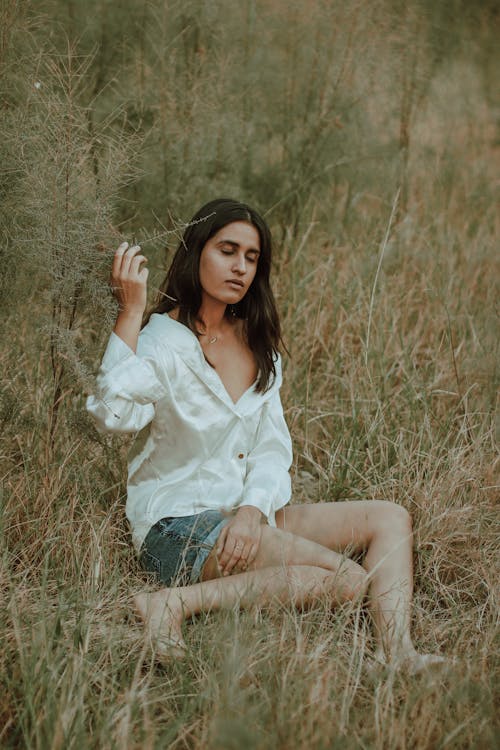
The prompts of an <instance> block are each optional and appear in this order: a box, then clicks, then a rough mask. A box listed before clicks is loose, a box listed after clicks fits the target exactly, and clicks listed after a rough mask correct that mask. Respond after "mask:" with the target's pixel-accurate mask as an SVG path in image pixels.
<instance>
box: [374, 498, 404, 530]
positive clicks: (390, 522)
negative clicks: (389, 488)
mask: <svg viewBox="0 0 500 750" xmlns="http://www.w3.org/2000/svg"><path fill="white" fill-rule="evenodd" d="M375 502H376V503H377V511H376V513H375V519H376V520H375V531H376V532H377V533H382V534H388V533H390V534H391V535H392V534H398V535H401V536H410V535H411V533H412V520H411V516H410V514H409V513H408V511H407V510H406V508H403V506H402V505H398V504H397V503H391V502H390V501H388V500H377V501H375Z"/></svg>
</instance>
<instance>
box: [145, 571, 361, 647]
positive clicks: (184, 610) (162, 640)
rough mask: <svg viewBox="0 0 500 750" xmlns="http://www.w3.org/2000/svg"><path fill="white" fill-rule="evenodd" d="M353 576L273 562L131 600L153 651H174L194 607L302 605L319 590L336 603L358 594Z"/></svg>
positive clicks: (203, 609) (181, 644)
mask: <svg viewBox="0 0 500 750" xmlns="http://www.w3.org/2000/svg"><path fill="white" fill-rule="evenodd" d="M359 581H360V579H359V577H358V578H355V579H354V580H352V579H350V577H349V575H341V576H339V575H338V573H337V572H333V571H329V570H325V569H324V568H318V567H314V566H310V565H291V566H289V567H287V566H275V567H269V568H263V569H261V570H254V571H249V572H247V573H237V574H234V575H232V576H229V577H227V578H216V579H215V580H210V581H204V582H203V583H197V584H194V585H192V586H183V587H176V588H164V589H161V590H159V591H156V592H153V593H150V594H144V593H143V594H138V595H137V596H135V598H134V603H135V607H136V610H137V612H138V613H139V615H140V616H141V618H142V619H143V620H144V622H145V626H146V633H147V635H148V637H149V639H150V641H151V643H152V645H153V647H154V649H155V652H156V654H157V656H160V657H161V656H169V655H174V656H180V655H181V654H182V652H183V650H184V649H185V643H184V641H183V639H182V631H181V625H182V622H183V620H184V619H186V618H188V617H191V616H192V615H194V614H197V613H198V612H211V611H214V610H218V609H232V608H233V607H234V606H241V607H250V606H252V605H254V604H260V605H266V604H270V603H271V602H272V601H273V600H274V601H280V602H288V601H289V602H291V603H292V604H294V605H295V606H298V607H303V606H305V605H306V604H309V603H311V602H312V601H313V600H314V599H315V598H317V597H318V596H319V595H320V594H321V593H325V594H327V595H328V596H329V598H330V599H331V601H332V603H338V602H342V601H346V600H353V599H356V598H357V597H361V596H362V595H363V593H364V586H363V583H361V584H360V583H359Z"/></svg>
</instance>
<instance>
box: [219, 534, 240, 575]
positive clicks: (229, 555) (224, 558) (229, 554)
mask: <svg viewBox="0 0 500 750" xmlns="http://www.w3.org/2000/svg"><path fill="white" fill-rule="evenodd" d="M236 543H237V540H236V539H233V537H231V536H230V535H229V536H228V538H227V539H226V541H225V544H224V550H223V552H222V554H221V556H220V560H219V566H220V568H221V570H222V571H223V572H224V571H225V570H226V569H227V566H228V564H229V561H230V560H232V559H233V554H234V550H235V547H236ZM238 557H239V550H238Z"/></svg>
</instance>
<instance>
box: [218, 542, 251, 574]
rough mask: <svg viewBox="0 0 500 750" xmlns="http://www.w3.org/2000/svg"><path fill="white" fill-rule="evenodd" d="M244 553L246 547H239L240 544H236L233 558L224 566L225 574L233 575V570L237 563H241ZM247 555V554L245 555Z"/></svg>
mask: <svg viewBox="0 0 500 750" xmlns="http://www.w3.org/2000/svg"><path fill="white" fill-rule="evenodd" d="M243 555H244V547H239V546H238V545H236V546H235V548H234V550H233V554H232V555H231V558H230V560H229V562H228V563H227V565H226V566H225V568H224V571H223V572H224V575H225V576H228V575H231V572H232V570H233V568H234V566H235V565H237V564H239V562H240V560H241V558H242V557H243ZM245 557H246V556H245Z"/></svg>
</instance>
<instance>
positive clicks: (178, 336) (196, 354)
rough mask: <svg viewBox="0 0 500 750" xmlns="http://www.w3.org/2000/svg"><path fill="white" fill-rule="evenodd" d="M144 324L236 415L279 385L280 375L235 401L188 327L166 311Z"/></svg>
mask: <svg viewBox="0 0 500 750" xmlns="http://www.w3.org/2000/svg"><path fill="white" fill-rule="evenodd" d="M147 327H148V329H149V331H150V332H151V333H152V334H154V336H155V337H157V339H158V340H159V342H160V343H161V344H162V345H163V346H165V347H166V348H168V349H171V350H173V351H175V353H176V354H177V355H178V356H179V357H180V358H181V359H182V361H183V362H184V363H185V364H186V365H187V366H188V367H189V369H190V370H191V371H192V372H193V374H194V375H196V376H197V377H198V378H200V380H202V381H203V383H205V385H206V386H207V387H208V388H209V389H210V390H211V391H212V393H213V394H214V395H215V396H217V398H218V399H220V401H222V402H223V403H224V404H226V406H228V407H229V408H230V409H231V411H232V412H234V413H235V414H236V415H238V416H248V415H250V414H252V413H253V412H255V411H256V410H257V409H259V408H260V407H261V406H262V403H263V401H267V400H268V399H269V398H271V396H272V395H273V394H274V392H275V391H276V390H277V389H279V387H280V385H281V377H276V378H275V379H274V382H273V384H272V386H271V388H269V390H267V391H266V392H265V393H257V391H256V390H255V388H254V387H253V386H251V387H250V388H249V389H248V390H247V391H245V393H243V395H242V396H241V397H240V399H239V400H238V401H237V402H236V403H234V401H233V400H232V398H231V396H230V395H229V393H228V392H227V390H226V388H225V387H224V384H223V383H222V380H221V379H220V377H219V375H218V374H217V372H216V371H215V370H214V369H213V368H212V367H210V365H209V364H208V363H207V361H206V359H205V356H204V354H203V349H202V348H201V346H200V343H199V341H198V339H197V338H196V336H195V334H194V333H193V332H192V331H190V330H189V328H188V327H187V326H185V325H184V324H183V323H179V322H178V321H177V320H174V319H173V318H171V317H170V315H167V314H166V313H153V314H152V315H151V317H150V319H149V323H148V326H147Z"/></svg>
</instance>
